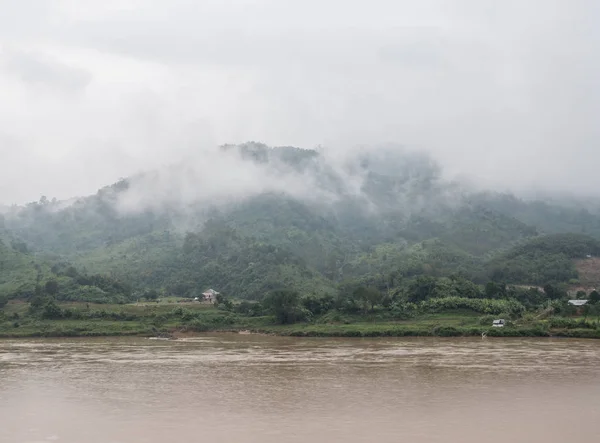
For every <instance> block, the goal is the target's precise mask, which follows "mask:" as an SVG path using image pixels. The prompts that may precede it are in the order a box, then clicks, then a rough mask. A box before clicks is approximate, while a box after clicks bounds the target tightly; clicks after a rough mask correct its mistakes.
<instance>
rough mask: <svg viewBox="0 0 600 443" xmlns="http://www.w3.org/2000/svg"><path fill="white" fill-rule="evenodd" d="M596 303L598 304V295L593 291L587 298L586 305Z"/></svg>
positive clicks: (599, 300) (599, 294) (599, 298)
mask: <svg viewBox="0 0 600 443" xmlns="http://www.w3.org/2000/svg"><path fill="white" fill-rule="evenodd" d="M598 302H600V293H599V292H598V291H596V290H595V289H594V290H593V291H592V292H590V295H589V296H588V303H591V304H593V305H595V304H597V303H598Z"/></svg>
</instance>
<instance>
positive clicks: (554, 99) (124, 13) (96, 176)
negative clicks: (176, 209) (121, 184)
mask: <svg viewBox="0 0 600 443" xmlns="http://www.w3.org/2000/svg"><path fill="white" fill-rule="evenodd" d="M0 11H1V13H0V202H3V203H13V202H17V203H21V202H24V201H28V200H37V199H38V198H39V196H40V195H42V194H45V195H47V196H48V197H53V196H56V197H58V198H66V197H69V196H73V195H82V194H88V193H92V192H94V191H95V190H96V189H97V188H98V187H100V186H102V185H105V184H109V183H111V182H113V181H115V180H116V179H117V178H119V177H122V176H127V175H129V174H132V173H134V172H136V171H138V170H141V169H149V168H155V167H157V166H159V165H161V164H165V163H168V162H170V161H172V160H178V159H180V158H182V157H183V156H185V155H186V154H187V153H189V152H193V151H194V152H202V150H205V149H209V148H211V147H213V146H215V145H217V144H221V143H228V142H231V143H236V142H243V141H246V140H257V141H263V142H265V143H267V144H270V145H295V146H299V147H304V148H312V147H315V146H316V145H324V146H326V147H331V148H332V149H333V148H335V149H350V148H351V147H352V146H355V145H357V144H371V143H383V142H396V143H401V144H405V145H408V146H412V147H415V148H418V149H428V150H430V151H431V152H433V153H434V155H435V156H436V158H438V159H439V160H440V161H441V163H442V164H443V165H444V167H445V168H446V170H447V171H448V173H449V174H459V173H464V174H467V175H469V176H471V177H474V178H477V179H478V180H483V181H485V182H486V183H488V184H489V185H490V186H496V187H506V186H509V187H514V188H516V189H524V188H528V187H538V188H542V189H565V190H574V191H580V190H585V191H590V190H591V191H595V190H596V188H597V186H596V185H597V184H598V183H599V182H600V180H599V179H598V177H600V173H599V172H598V164H599V161H600V149H599V148H600V146H599V141H600V124H598V121H599V120H600V112H599V111H600V92H599V91H600V89H599V81H600V80H599V79H600V68H599V66H600V58H599V57H598V55H599V54H600V31H599V30H600V26H599V25H600V2H598V1H595V0H588V1H586V0H539V1H538V0H527V1H523V0H502V1H497V0H472V1H467V0H446V1H444V0H419V1H413V0H406V1H405V0H369V1H364V0H360V1H357V0H319V1H316V0H302V1H295V0H294V1H285V0H254V1H251V0H202V1H192V0H170V1H164V0H160V1H159V0H104V1H96V0H46V1H44V0H18V1H16V0H0ZM207 170H210V165H207ZM211 172H214V171H211Z"/></svg>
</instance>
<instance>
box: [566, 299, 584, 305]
mask: <svg viewBox="0 0 600 443" xmlns="http://www.w3.org/2000/svg"><path fill="white" fill-rule="evenodd" d="M587 302H588V301H587V300H569V304H570V305H573V306H583V305H585V304H587Z"/></svg>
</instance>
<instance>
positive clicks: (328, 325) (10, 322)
mask: <svg viewBox="0 0 600 443" xmlns="http://www.w3.org/2000/svg"><path fill="white" fill-rule="evenodd" d="M60 307H61V308H62V309H63V310H70V311H71V312H72V313H73V315H74V316H75V317H76V318H71V319H67V318H61V319H59V320H44V319H41V318H40V317H39V315H31V314H30V313H29V312H28V308H29V305H28V304H26V303H23V302H11V303H9V304H8V305H7V306H6V307H5V309H4V312H3V313H0V337H69V336H117V335H139V336H154V335H157V334H159V333H176V332H209V331H242V330H246V331H251V332H256V333H265V334H274V335H283V336H308V337H311V336H312V337H403V336H440V337H453V336H480V335H481V334H482V333H483V332H485V333H487V335H488V336H489V337H548V336H560V337H580V338H600V328H598V325H597V321H596V320H595V319H594V320H589V321H585V320H581V319H579V320H578V321H566V322H563V323H564V325H563V324H561V327H554V328H553V327H551V323H550V322H549V321H547V320H541V321H537V320H536V321H525V320H521V321H516V322H515V323H514V324H513V325H510V326H507V327H505V328H498V329H497V328H492V327H491V325H489V324H487V322H485V324H483V325H482V324H481V316H480V315H479V314H475V313H473V312H470V311H464V310H460V311H453V312H443V313H436V314H424V315H420V316H418V317H415V318H411V319H394V318H390V317H389V316H387V317H386V316H385V315H382V314H380V313H379V314H378V313H372V314H368V315H365V316H358V315H356V316H347V315H338V314H335V313H334V315H331V313H330V314H328V315H326V316H322V317H320V318H316V319H314V321H313V322H310V323H296V324H292V325H278V324H275V321H274V319H273V318H272V317H268V316H265V317H245V316H241V315H237V314H233V313H229V312H226V311H222V310H219V309H217V308H215V307H214V306H212V305H208V304H202V303H169V302H162V303H134V304H126V305H96V304H87V303H77V302H71V303H60ZM566 320H569V319H566ZM559 323H560V322H557V321H556V320H555V322H554V325H557V324H559Z"/></svg>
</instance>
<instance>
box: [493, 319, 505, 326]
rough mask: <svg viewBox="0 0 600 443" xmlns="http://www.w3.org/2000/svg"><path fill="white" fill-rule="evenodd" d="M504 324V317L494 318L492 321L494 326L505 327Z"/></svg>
mask: <svg viewBox="0 0 600 443" xmlns="http://www.w3.org/2000/svg"><path fill="white" fill-rule="evenodd" d="M504 324H505V321H504V319H502V318H499V319H497V320H494V321H493V322H492V328H503V327H504Z"/></svg>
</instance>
